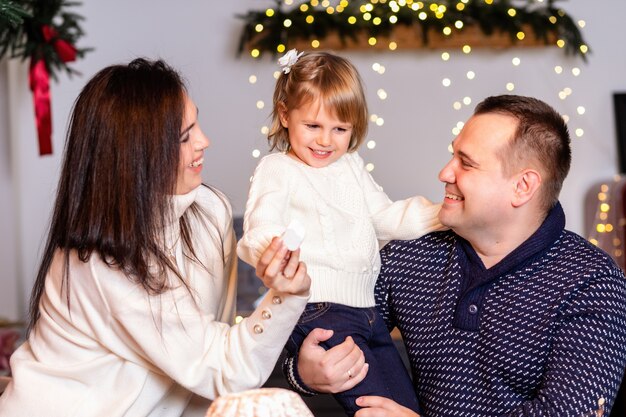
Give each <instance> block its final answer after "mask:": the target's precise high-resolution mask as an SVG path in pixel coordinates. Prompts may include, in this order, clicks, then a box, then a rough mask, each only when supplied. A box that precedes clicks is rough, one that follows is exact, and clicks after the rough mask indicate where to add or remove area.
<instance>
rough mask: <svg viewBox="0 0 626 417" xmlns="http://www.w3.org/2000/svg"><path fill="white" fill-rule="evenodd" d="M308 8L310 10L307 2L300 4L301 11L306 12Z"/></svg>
mask: <svg viewBox="0 0 626 417" xmlns="http://www.w3.org/2000/svg"><path fill="white" fill-rule="evenodd" d="M307 10H309V5H308V4H306V3H302V4H301V5H300V11H301V12H303V13H304V12H306V11H307Z"/></svg>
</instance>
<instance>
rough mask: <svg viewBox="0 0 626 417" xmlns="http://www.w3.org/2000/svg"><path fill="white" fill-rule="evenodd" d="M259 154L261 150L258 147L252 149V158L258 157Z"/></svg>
mask: <svg viewBox="0 0 626 417" xmlns="http://www.w3.org/2000/svg"><path fill="white" fill-rule="evenodd" d="M259 156H261V151H260V150H258V149H254V150H252V157H253V158H258V157H259Z"/></svg>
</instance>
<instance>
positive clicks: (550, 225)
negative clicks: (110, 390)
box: [284, 96, 626, 417]
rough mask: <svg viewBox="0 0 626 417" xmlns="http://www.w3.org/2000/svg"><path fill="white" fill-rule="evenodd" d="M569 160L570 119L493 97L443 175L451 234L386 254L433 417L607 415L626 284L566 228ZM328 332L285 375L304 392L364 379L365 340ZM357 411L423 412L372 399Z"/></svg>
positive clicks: (391, 290) (396, 315)
mask: <svg viewBox="0 0 626 417" xmlns="http://www.w3.org/2000/svg"><path fill="white" fill-rule="evenodd" d="M570 161H571V150H570V139H569V134H568V131H567V127H566V125H565V123H564V121H563V119H562V117H561V116H560V115H559V114H558V113H557V112H556V111H554V110H553V109H552V108H551V107H550V106H548V105H547V104H545V103H543V102H542V101H539V100H536V99H533V98H528V97H520V96H497V97H489V98H487V99H485V100H484V101H483V102H481V103H480V104H479V105H478V106H477V107H476V110H475V113H474V115H473V116H472V117H471V118H470V119H469V121H468V122H467V124H466V125H465V126H464V128H463V130H462V132H461V133H460V134H459V136H458V137H457V138H456V139H455V140H454V142H453V156H452V158H451V160H450V162H448V164H447V165H446V166H445V167H444V168H443V169H442V170H441V172H440V173H439V179H440V180H441V181H442V182H443V183H444V184H445V199H444V202H443V207H442V209H441V212H440V214H439V217H440V220H441V222H442V223H443V224H444V225H446V226H448V227H450V229H451V230H450V231H446V232H436V233H431V234H429V235H427V236H424V237H422V238H420V239H417V240H413V241H396V242H391V243H390V244H388V245H387V246H386V247H384V248H383V250H382V251H381V257H382V263H383V266H382V269H381V273H380V276H379V278H378V281H377V285H376V300H377V304H378V308H379V310H380V312H381V315H382V317H383V319H384V320H385V321H386V324H387V326H388V328H389V329H392V328H393V327H397V328H398V329H399V330H400V333H401V334H402V338H403V340H404V343H405V346H406V349H407V354H408V357H409V362H410V365H411V372H412V376H413V381H414V386H415V390H416V392H417V395H418V398H419V401H420V406H421V410H422V414H421V415H422V417H435V416H436V417H442V416H449V417H470V416H471V417H483V416H485V417H486V416H511V417H512V416H555V417H556V416H558V417H567V416H571V417H582V416H601V415H604V416H605V417H606V416H608V414H609V412H610V409H611V407H612V405H613V402H614V398H615V393H616V392H617V389H618V387H619V383H620V381H621V378H622V374H623V373H624V366H625V364H626V278H625V277H624V274H623V273H622V271H621V270H620V269H619V268H618V267H617V266H616V265H615V263H614V262H613V261H612V260H611V259H610V258H609V257H608V256H607V255H606V254H605V253H604V252H602V251H601V250H599V249H598V248H596V247H595V246H593V245H591V244H590V243H588V242H587V241H586V240H585V239H583V238H582V237H580V236H578V235H576V234H574V233H572V232H569V231H567V230H565V229H564V227H565V215H564V213H563V210H562V208H561V205H560V204H559V202H558V195H559V192H560V190H561V185H562V183H563V180H564V179H565V177H566V176H567V173H568V171H569V167H570ZM330 334H331V333H330V331H325V330H322V329H317V330H316V331H314V332H313V333H312V334H311V335H310V336H309V337H308V338H307V340H305V343H304V344H303V345H302V348H301V349H300V352H299V356H298V357H296V358H288V359H287V360H286V361H285V363H284V368H285V371H286V372H285V373H286V375H287V377H288V379H289V381H290V383H291V384H292V386H294V388H296V389H299V390H300V391H301V392H302V393H313V392H340V391H343V390H345V389H348V388H350V387H352V386H354V385H356V384H357V383H358V382H359V381H360V380H361V379H362V378H363V376H364V375H365V374H366V373H367V364H365V363H364V359H363V355H362V353H361V352H360V350H359V349H358V347H356V345H355V344H354V342H353V341H352V340H350V339H347V340H346V341H345V342H344V343H343V344H342V345H339V346H337V347H335V348H333V349H331V350H328V351H326V350H324V349H323V348H321V347H320V346H319V345H318V344H319V342H322V341H324V340H326V339H327V338H328V337H330ZM357 405H359V406H360V407H363V408H362V409H361V410H359V411H358V412H357V414H356V417H373V416H394V417H398V416H407V417H408V416H415V413H413V412H412V411H410V410H408V409H406V408H403V407H401V406H400V405H398V404H396V403H394V402H393V401H392V400H390V399H386V398H381V397H361V398H359V399H358V400H357Z"/></svg>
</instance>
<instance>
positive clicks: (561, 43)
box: [556, 39, 565, 48]
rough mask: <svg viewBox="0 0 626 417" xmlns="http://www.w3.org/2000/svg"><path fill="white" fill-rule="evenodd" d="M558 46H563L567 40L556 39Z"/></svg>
mask: <svg viewBox="0 0 626 417" xmlns="http://www.w3.org/2000/svg"><path fill="white" fill-rule="evenodd" d="M556 46H558V47H559V48H563V47H564V46H565V41H564V40H563V39H559V40H558V41H556Z"/></svg>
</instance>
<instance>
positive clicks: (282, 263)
mask: <svg viewBox="0 0 626 417" xmlns="http://www.w3.org/2000/svg"><path fill="white" fill-rule="evenodd" d="M256 275H257V276H258V277H259V278H261V281H263V284H264V285H265V286H266V287H267V288H272V289H274V290H276V291H279V292H284V293H288V294H294V295H307V294H308V293H309V288H310V287H311V278H309V275H308V274H307V272H306V265H305V264H304V263H303V262H300V249H298V250H295V251H293V252H289V250H288V249H287V247H286V246H285V245H284V244H283V242H282V240H281V239H280V238H278V237H275V238H274V239H272V243H270V245H269V246H268V247H267V249H265V252H263V254H262V255H261V258H260V259H259V262H258V263H257V266H256Z"/></svg>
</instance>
